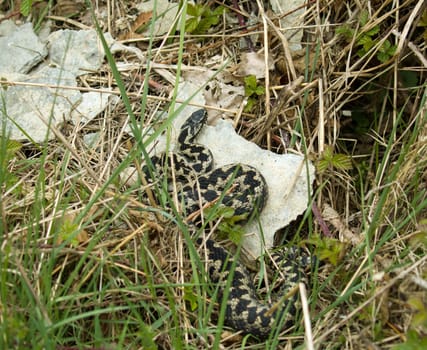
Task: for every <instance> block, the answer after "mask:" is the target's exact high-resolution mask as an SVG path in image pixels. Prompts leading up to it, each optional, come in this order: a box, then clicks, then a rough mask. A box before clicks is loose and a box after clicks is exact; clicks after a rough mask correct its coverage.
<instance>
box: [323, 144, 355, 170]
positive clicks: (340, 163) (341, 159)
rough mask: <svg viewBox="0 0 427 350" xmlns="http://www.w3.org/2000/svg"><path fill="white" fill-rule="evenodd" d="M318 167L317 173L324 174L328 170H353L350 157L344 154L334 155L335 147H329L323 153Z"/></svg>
mask: <svg viewBox="0 0 427 350" xmlns="http://www.w3.org/2000/svg"><path fill="white" fill-rule="evenodd" d="M316 167H317V171H318V172H319V173H322V172H324V171H326V170H327V169H328V168H335V169H338V170H349V169H352V168H353V164H352V160H351V157H350V156H348V155H346V154H342V153H337V154H334V152H333V147H332V146H330V145H327V146H326V147H325V149H324V151H323V153H322V157H321V158H320V159H319V160H318V162H317V164H316Z"/></svg>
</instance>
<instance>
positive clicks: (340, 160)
mask: <svg viewBox="0 0 427 350" xmlns="http://www.w3.org/2000/svg"><path fill="white" fill-rule="evenodd" d="M332 165H333V166H334V167H335V168H337V169H339V170H349V169H352V168H353V164H352V162H351V157H350V156H348V155H345V154H341V153H338V154H335V155H334V157H333V160H332Z"/></svg>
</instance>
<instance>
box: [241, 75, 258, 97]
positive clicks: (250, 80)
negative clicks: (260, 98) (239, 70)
mask: <svg viewBox="0 0 427 350" xmlns="http://www.w3.org/2000/svg"><path fill="white" fill-rule="evenodd" d="M244 81H245V96H251V95H253V94H254V92H255V91H256V88H257V81H256V77H255V75H248V76H247V77H245V78H244Z"/></svg>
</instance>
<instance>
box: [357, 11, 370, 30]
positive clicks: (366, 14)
mask: <svg viewBox="0 0 427 350" xmlns="http://www.w3.org/2000/svg"><path fill="white" fill-rule="evenodd" d="M368 20H369V12H368V11H366V10H363V11H362V12H361V13H360V18H359V24H360V25H361V26H362V27H364V26H365V25H366V23H368Z"/></svg>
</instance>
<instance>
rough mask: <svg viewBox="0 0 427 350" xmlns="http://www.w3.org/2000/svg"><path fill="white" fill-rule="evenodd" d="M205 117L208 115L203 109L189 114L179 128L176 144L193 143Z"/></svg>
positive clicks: (204, 121)
mask: <svg viewBox="0 0 427 350" xmlns="http://www.w3.org/2000/svg"><path fill="white" fill-rule="evenodd" d="M207 117H208V114H207V112H206V110H205V109H199V110H197V111H195V112H194V113H193V114H191V115H190V117H189V118H188V119H187V120H186V121H185V123H184V124H183V125H182V127H181V132H180V133H179V135H178V142H179V143H180V144H182V145H185V144H188V143H190V142H191V141H193V140H194V138H195V137H196V136H197V134H198V133H199V132H200V130H201V129H202V127H203V125H204V124H205V123H206V120H207Z"/></svg>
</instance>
